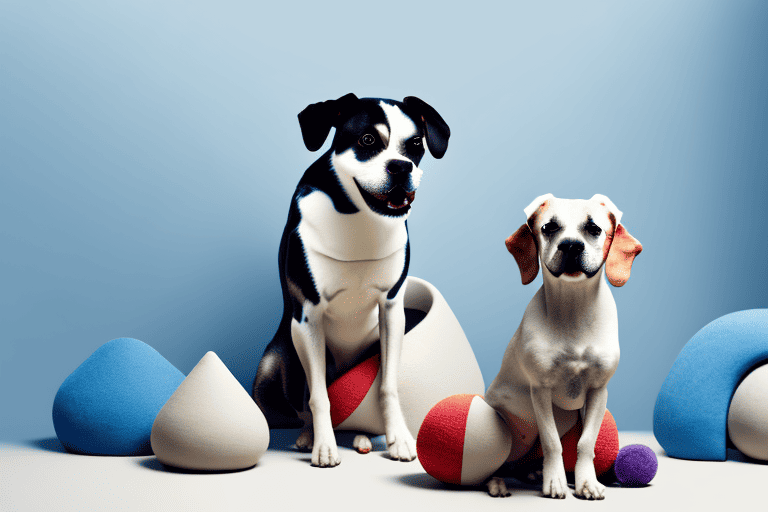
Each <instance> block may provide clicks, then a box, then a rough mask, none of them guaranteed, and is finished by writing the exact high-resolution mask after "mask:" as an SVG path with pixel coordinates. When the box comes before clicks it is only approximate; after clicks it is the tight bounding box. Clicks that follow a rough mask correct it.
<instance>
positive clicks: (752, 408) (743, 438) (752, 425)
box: [728, 364, 768, 460]
mask: <svg viewBox="0 0 768 512" xmlns="http://www.w3.org/2000/svg"><path fill="white" fill-rule="evenodd" d="M728 435H729V436H730V438H731V441H733V444H735V445H736V448H738V449H739V451H740V452H742V453H743V454H744V455H748V456H749V457H752V458H754V459H760V460H768V364H767V365H763V366H760V367H758V368H757V369H755V370H753V371H752V372H751V373H749V375H747V376H746V377H745V378H744V380H743V381H742V382H741V384H739V386H738V387H737V388H736V391H735V392H734V394H733V398H732V399H731V405H730V408H729V409H728Z"/></svg>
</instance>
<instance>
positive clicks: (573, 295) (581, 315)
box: [542, 265, 610, 325]
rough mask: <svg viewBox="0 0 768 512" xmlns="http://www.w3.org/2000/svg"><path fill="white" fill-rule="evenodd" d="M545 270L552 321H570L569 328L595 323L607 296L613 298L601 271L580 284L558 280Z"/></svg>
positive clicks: (548, 313)
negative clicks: (585, 323)
mask: <svg viewBox="0 0 768 512" xmlns="http://www.w3.org/2000/svg"><path fill="white" fill-rule="evenodd" d="M542 266H543V265H542ZM543 267H544V266H543ZM542 271H543V274H544V286H543V291H544V304H545V307H546V315H547V317H548V318H549V319H551V320H553V321H556V322H568V323H569V324H570V325H576V324H581V323H584V322H587V323H591V322H592V321H594V319H595V317H596V316H597V315H598V313H599V311H600V309H601V302H602V300H605V299H607V298H608V296H606V294H608V295H610V289H608V285H607V283H606V282H605V279H603V269H602V268H601V269H600V270H599V271H598V272H597V274H595V275H594V276H592V277H591V278H589V279H583V280H581V281H565V280H563V279H562V278H557V277H555V276H553V275H552V274H551V273H549V271H548V270H547V268H546V267H544V268H543V269H542Z"/></svg>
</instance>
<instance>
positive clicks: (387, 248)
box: [298, 191, 408, 268]
mask: <svg viewBox="0 0 768 512" xmlns="http://www.w3.org/2000/svg"><path fill="white" fill-rule="evenodd" d="M298 206H299V210H300V211H301V222H300V223H299V226H298V232H299V235H300V237H301V240H302V243H303V244H304V247H305V248H307V249H311V250H312V251H315V252H317V253H319V254H323V255H325V256H328V257H329V258H333V259H335V260H339V261H362V260H381V259H384V258H386V257H388V256H390V255H392V254H393V253H395V252H397V251H399V250H401V249H402V248H404V247H405V244H406V242H407V241H408V232H407V230H406V228H405V222H404V221H403V220H402V219H399V220H397V219H388V218H384V217H382V216H381V215H377V214H373V213H371V212H367V211H359V212H357V213H351V214H345V213H339V212H337V211H336V209H335V208H334V207H333V203H332V202H331V199H330V198H329V197H328V196H327V195H326V194H325V193H323V192H320V191H315V192H312V193H311V194H309V195H307V196H305V197H303V198H301V199H300V200H299V203H298ZM312 268H314V266H312Z"/></svg>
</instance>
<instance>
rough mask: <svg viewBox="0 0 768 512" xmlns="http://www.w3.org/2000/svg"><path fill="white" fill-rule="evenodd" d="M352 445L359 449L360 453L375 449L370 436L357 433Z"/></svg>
mask: <svg viewBox="0 0 768 512" xmlns="http://www.w3.org/2000/svg"><path fill="white" fill-rule="evenodd" d="M352 447H353V448H354V449H355V450H357V452H358V453H370V452H371V450H372V449H373V444H371V440H370V438H368V436H365V435H362V434H361V435H357V436H355V439H354V440H353V441H352Z"/></svg>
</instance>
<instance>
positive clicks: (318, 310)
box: [253, 93, 450, 467]
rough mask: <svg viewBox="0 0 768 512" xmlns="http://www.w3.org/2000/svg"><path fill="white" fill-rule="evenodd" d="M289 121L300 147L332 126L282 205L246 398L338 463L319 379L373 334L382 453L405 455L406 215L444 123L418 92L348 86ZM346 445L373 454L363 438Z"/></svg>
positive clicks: (441, 145) (347, 364)
mask: <svg viewBox="0 0 768 512" xmlns="http://www.w3.org/2000/svg"><path fill="white" fill-rule="evenodd" d="M299 124H300V126H301V133H302V137H303V138H304V144H305V145H306V147H307V149H309V150H310V151H317V150H318V149H320V148H321V147H322V145H323V144H324V142H325V140H326V138H327V137H328V134H329V133H330V131H331V128H336V133H335V135H334V138H333V144H332V146H331V149H330V150H329V151H328V152H327V153H325V154H324V155H323V156H321V157H320V158H319V159H318V160H317V161H315V163H314V164H312V165H311V166H310V167H309V169H307V171H306V172H305V173H304V176H303V177H302V178H301V180H300V181H299V184H298V186H297V187H296V192H295V193H294V195H293V199H292V200H291V206H290V210H289V213H288V223H287V224H286V226H285V231H284V232H283V237H282V240H281V242H280V253H279V269H280V283H281V285H282V289H283V301H284V311H283V318H282V320H281V322H280V325H279V327H278V329H277V333H276V334H275V337H274V338H273V339H272V341H271V342H270V344H269V345H268V346H267V348H266V350H265V352H264V357H263V358H262V360H261V362H260V364H259V368H258V371H257V373H256V378H255V380H254V383H253V398H254V400H255V401H256V403H257V404H258V405H259V407H260V408H261V410H262V411H263V412H264V414H265V415H266V417H267V421H268V423H269V425H270V427H271V428H296V427H300V426H302V425H303V426H304V429H303V431H302V432H301V434H300V435H299V438H298V439H297V440H296V446H297V447H298V448H299V449H307V450H308V449H309V448H310V447H311V448H312V465H315V466H324V467H328V466H336V465H338V464H339V462H340V459H339V454H338V449H337V445H336V439H335V436H334V432H333V428H332V424H331V416H330V403H329V400H328V393H327V388H326V385H327V383H328V381H329V376H330V375H332V374H336V375H338V374H341V373H343V372H344V371H346V370H348V369H349V368H351V367H352V366H353V365H354V364H356V362H357V361H359V360H360V358H361V356H362V355H363V354H364V353H365V352H366V351H369V349H372V348H374V349H375V343H376V340H379V341H380V346H381V370H382V371H381V374H382V379H381V388H380V395H379V398H380V402H381V407H382V417H383V418H384V424H385V431H386V440H387V446H388V451H389V455H390V457H391V458H393V459H395V460H404V461H409V460H413V459H414V458H415V457H416V443H415V441H414V439H413V436H412V435H411V433H410V432H409V431H408V428H407V426H406V424H405V420H404V419H403V413H402V410H401V408H400V402H399V397H398V390H397V368H398V365H399V361H400V349H401V345H402V341H403V332H404V328H405V313H404V310H403V295H404V287H403V283H404V282H405V278H406V276H407V274H408V263H409V255H410V247H409V240H408V228H407V224H406V219H407V218H408V215H409V213H410V211H411V203H412V202H413V199H414V195H415V193H416V189H417V188H418V186H419V183H420V182H421V176H422V171H421V169H419V167H418V165H419V162H421V158H422V157H423V156H424V142H425V141H426V145H427V148H428V149H429V152H430V153H431V154H432V156H433V157H435V158H442V156H443V155H444V154H445V151H446V149H447V147H448V138H449V136H450V130H449V128H448V125H447V124H446V123H445V121H443V119H442V117H440V114H438V113H437V112H436V111H435V109H433V108H432V107H430V106H429V105H428V104H426V103H425V102H424V101H422V100H420V99H419V98H416V97H412V96H409V97H407V98H405V99H404V100H403V101H402V102H400V101H393V100H386V99H373V98H362V99H359V98H357V97H356V96H355V95H354V94H351V93H350V94H347V95H345V96H343V97H341V98H339V99H337V100H330V101H325V102H322V103H315V104H312V105H309V106H308V107H307V108H306V109H304V110H303V111H302V112H301V113H300V114H299ZM326 372H328V373H326ZM307 391H308V396H307ZM313 438H314V439H313ZM353 445H354V447H355V448H356V449H357V450H358V451H360V452H367V451H370V449H371V442H370V439H368V437H366V436H357V437H356V438H355V440H354V443H353Z"/></svg>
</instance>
